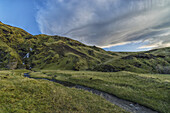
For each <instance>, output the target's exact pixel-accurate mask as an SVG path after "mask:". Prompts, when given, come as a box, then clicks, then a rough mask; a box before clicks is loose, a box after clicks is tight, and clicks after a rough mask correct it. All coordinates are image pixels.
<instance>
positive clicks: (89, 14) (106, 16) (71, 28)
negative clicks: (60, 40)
mask: <svg viewBox="0 0 170 113" xmlns="http://www.w3.org/2000/svg"><path fill="white" fill-rule="evenodd" d="M169 5H170V1H169V0H47V3H46V6H44V7H40V8H39V11H38V13H37V22H38V24H39V27H40V30H41V32H42V33H45V34H50V35H56V34H57V35H63V36H68V37H71V38H73V39H76V40H79V41H82V42H84V43H86V44H92V45H97V46H100V47H109V46H113V45H120V44H127V43H130V42H133V41H148V40H149V44H148V45H146V46H143V47H141V48H144V47H163V46H169V43H170V40H169V38H170V13H169V12H170V7H169Z"/></svg>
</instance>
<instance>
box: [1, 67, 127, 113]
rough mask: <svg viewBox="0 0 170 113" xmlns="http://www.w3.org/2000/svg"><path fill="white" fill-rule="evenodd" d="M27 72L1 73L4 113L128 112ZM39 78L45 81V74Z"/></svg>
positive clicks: (93, 96) (99, 98)
mask: <svg viewBox="0 0 170 113" xmlns="http://www.w3.org/2000/svg"><path fill="white" fill-rule="evenodd" d="M27 72H28V71H26V70H13V71H0V113H67V112H69V113H71V112H72V113H81V112H82V113H89V112H90V113H97V112H101V113H109V112H110V113H123V112H125V111H124V110H122V109H121V108H119V107H117V106H115V105H113V104H111V103H109V102H107V101H106V100H104V99H103V98H101V97H100V96H97V95H94V94H92V93H89V92H87V91H83V90H78V89H75V88H67V87H64V86H62V85H60V84H57V83H54V82H50V81H47V80H35V79H30V78H26V77H24V76H23V73H27ZM36 74H37V75H41V76H42V77H44V75H43V74H40V73H36ZM36 74H35V75H36ZM35 75H34V76H35Z"/></svg>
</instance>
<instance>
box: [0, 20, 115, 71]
mask: <svg viewBox="0 0 170 113" xmlns="http://www.w3.org/2000/svg"><path fill="white" fill-rule="evenodd" d="M0 31H1V33H0V44H1V46H0V49H1V54H0V55H1V64H0V68H3V69H4V68H6V69H16V68H27V69H31V68H34V69H67V70H84V69H91V68H93V67H94V66H95V65H96V64H100V63H102V62H104V61H107V60H108V59H110V58H112V57H113V55H111V54H110V53H108V52H106V51H104V50H103V49H100V48H97V47H95V46H87V45H84V44H82V43H80V42H78V41H75V40H72V39H69V38H66V37H60V36H47V35H37V36H33V35H31V34H29V33H27V32H25V31H24V30H22V29H19V28H15V27H12V26H9V25H5V24H3V23H0Z"/></svg>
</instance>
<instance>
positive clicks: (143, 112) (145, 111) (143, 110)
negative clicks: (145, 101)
mask: <svg viewBox="0 0 170 113" xmlns="http://www.w3.org/2000/svg"><path fill="white" fill-rule="evenodd" d="M24 76H25V77H27V78H32V79H43V80H48V81H52V82H56V83H59V84H62V85H64V86H67V87H70V88H77V89H81V90H85V91H89V92H91V93H93V94H96V95H99V96H101V97H103V98H104V99H106V100H107V101H109V102H111V103H112V104H115V105H117V106H119V107H121V108H123V109H124V110H126V111H128V112H131V113H158V112H157V111H154V110H152V109H150V108H147V107H145V106H142V105H140V104H137V103H134V102H131V101H127V100H124V99H121V98H118V97H116V96H114V95H111V94H108V93H106V92H103V91H99V90H96V89H93V88H89V87H85V86H81V85H74V84H72V83H69V82H63V81H59V80H55V79H46V78H33V77H31V76H30V75H29V74H28V73H24Z"/></svg>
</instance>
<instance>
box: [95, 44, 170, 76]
mask: <svg viewBox="0 0 170 113" xmlns="http://www.w3.org/2000/svg"><path fill="white" fill-rule="evenodd" d="M94 70H98V71H106V72H107V71H110V72H112V71H132V72H139V73H162V74H168V73H170V48H169V47H168V48H162V49H155V50H151V51H146V52H138V53H126V54H125V53H124V54H123V53H122V54H121V55H120V56H119V57H118V58H117V59H112V60H110V61H107V62H105V63H103V64H101V65H98V66H96V67H95V68H94Z"/></svg>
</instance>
